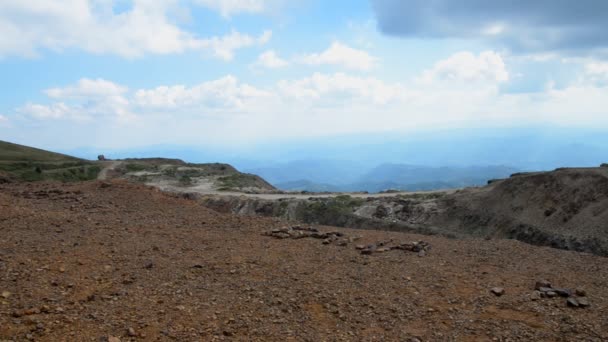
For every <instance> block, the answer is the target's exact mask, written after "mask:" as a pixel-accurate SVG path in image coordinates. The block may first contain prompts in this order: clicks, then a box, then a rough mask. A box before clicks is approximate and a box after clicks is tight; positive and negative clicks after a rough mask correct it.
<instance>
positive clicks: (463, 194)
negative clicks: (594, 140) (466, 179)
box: [430, 168, 608, 255]
mask: <svg viewBox="0 0 608 342" xmlns="http://www.w3.org/2000/svg"><path fill="white" fill-rule="evenodd" d="M439 205H440V206H441V207H442V208H443V211H442V214H441V215H437V216H435V217H434V218H433V219H431V220H430V222H431V223H433V224H434V225H436V226H442V227H445V229H451V230H455V231H459V232H465V233H466V232H467V231H470V232H478V233H479V234H483V235H485V236H489V237H498V238H515V239H518V240H522V241H526V242H530V243H533V244H538V245H547V246H552V247H557V248H564V249H571V250H577V251H586V252H592V253H596V254H600V255H608V226H607V225H606V223H607V222H608V168H585V169H582V168H578V169H558V170H555V171H552V172H538V173H527V174H516V175H514V176H512V177H510V178H508V179H505V180H499V181H495V182H492V183H491V184H490V185H488V186H487V187H485V188H481V189H471V190H464V191H459V192H457V193H454V194H453V195H449V196H446V197H444V198H443V199H442V200H441V201H440V202H439Z"/></svg>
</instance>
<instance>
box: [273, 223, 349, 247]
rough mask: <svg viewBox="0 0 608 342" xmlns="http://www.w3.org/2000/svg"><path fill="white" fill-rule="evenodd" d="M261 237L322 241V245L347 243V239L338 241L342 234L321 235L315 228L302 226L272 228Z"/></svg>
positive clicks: (329, 233) (343, 244)
mask: <svg viewBox="0 0 608 342" xmlns="http://www.w3.org/2000/svg"><path fill="white" fill-rule="evenodd" d="M262 235H265V236H271V237H273V238H275V239H303V238H313V239H321V240H323V244H324V245H329V244H331V243H333V242H336V241H337V242H336V244H338V245H339V246H345V245H346V244H348V242H349V239H348V238H345V239H340V240H339V239H338V238H340V237H343V236H344V234H343V233H341V232H328V233H321V232H319V230H318V229H316V228H313V227H302V226H293V227H284V228H274V229H271V230H269V231H266V232H264V233H263V234H262Z"/></svg>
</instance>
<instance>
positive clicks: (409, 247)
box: [357, 240, 431, 257]
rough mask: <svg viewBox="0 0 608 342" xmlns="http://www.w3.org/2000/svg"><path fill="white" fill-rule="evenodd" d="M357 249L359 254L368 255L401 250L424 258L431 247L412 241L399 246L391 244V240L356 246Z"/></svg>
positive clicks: (424, 243)
mask: <svg viewBox="0 0 608 342" xmlns="http://www.w3.org/2000/svg"><path fill="white" fill-rule="evenodd" d="M357 249H358V250H360V251H361V254H364V255H370V254H374V253H384V252H388V251H393V250H403V251H406V252H414V253H418V256H421V257H422V256H425V255H426V253H427V252H428V251H429V250H430V249H431V245H430V244H429V243H427V242H424V241H413V242H406V243H401V244H393V240H388V241H381V242H377V243H375V244H369V245H358V246H357Z"/></svg>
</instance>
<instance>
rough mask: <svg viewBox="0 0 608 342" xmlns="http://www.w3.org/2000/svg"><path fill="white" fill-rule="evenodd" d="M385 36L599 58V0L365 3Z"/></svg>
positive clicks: (602, 41) (606, 44)
mask: <svg viewBox="0 0 608 342" xmlns="http://www.w3.org/2000/svg"><path fill="white" fill-rule="evenodd" d="M371 2H372V7H373V9H374V11H375V14H376V18H377V22H378V27H379V28H380V30H381V31H382V32H383V33H385V34H388V35H392V36H399V37H418V38H458V39H478V40H482V41H484V42H489V43H494V44H497V45H500V46H504V47H507V48H509V49H511V50H512V51H515V52H520V53H539V52H548V51H561V52H569V53H587V52H589V51H593V52H600V53H605V52H606V49H607V48H608V35H606V32H607V31H608V20H607V19H606V18H608V2H607V1H604V0H578V1H570V0H534V1H528V0H514V1H513V0H511V1H508V0H495V1H479V0H460V1H452V0H434V1H428V0H371Z"/></svg>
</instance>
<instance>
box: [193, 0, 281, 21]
mask: <svg viewBox="0 0 608 342" xmlns="http://www.w3.org/2000/svg"><path fill="white" fill-rule="evenodd" d="M195 2H196V3H197V4H200V5H202V6H205V7H208V8H211V9H213V10H215V11H218V12H219V13H220V14H221V15H222V16H224V17H230V16H231V15H233V14H238V13H265V12H274V11H276V10H277V9H278V8H280V7H282V6H283V5H285V3H286V2H287V1H285V0H196V1H195Z"/></svg>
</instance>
